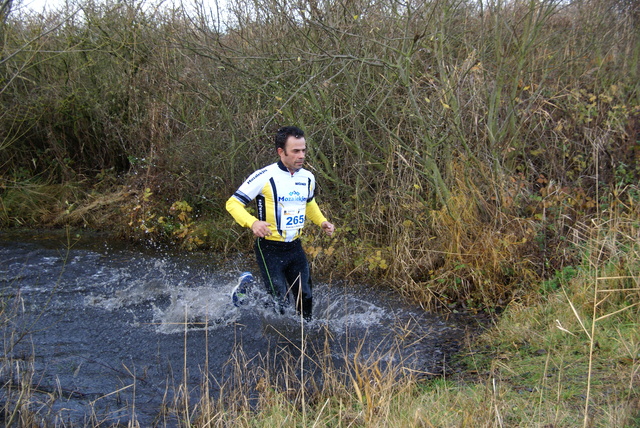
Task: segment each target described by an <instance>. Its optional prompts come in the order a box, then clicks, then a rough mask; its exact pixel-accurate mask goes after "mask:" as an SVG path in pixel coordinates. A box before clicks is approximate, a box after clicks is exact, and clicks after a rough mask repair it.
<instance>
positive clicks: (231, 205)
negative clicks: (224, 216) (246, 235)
mask: <svg viewBox="0 0 640 428" xmlns="http://www.w3.org/2000/svg"><path fill="white" fill-rule="evenodd" d="M226 208H227V211H228V212H229V214H231V216H232V217H233V218H234V219H235V221H236V222H237V223H238V224H239V225H240V226H242V227H249V228H250V227H251V225H253V223H255V222H256V221H258V219H257V218H256V217H255V216H252V215H251V214H249V211H247V209H246V208H245V207H244V204H243V203H242V202H240V201H239V200H238V199H236V197H235V196H232V197H230V198H229V199H228V200H227V205H226Z"/></svg>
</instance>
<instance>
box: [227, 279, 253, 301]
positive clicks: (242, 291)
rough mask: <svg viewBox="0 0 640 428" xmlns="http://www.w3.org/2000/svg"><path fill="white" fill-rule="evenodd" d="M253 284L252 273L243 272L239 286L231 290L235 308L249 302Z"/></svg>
mask: <svg viewBox="0 0 640 428" xmlns="http://www.w3.org/2000/svg"><path fill="white" fill-rule="evenodd" d="M252 282H253V275H251V272H243V273H242V274H241V275H240V277H239V278H238V284H237V285H236V286H235V287H233V290H231V300H232V301H233V304H234V305H235V306H242V305H244V303H245V302H246V300H247V297H248V295H247V292H248V291H249V286H250V285H251V283H252Z"/></svg>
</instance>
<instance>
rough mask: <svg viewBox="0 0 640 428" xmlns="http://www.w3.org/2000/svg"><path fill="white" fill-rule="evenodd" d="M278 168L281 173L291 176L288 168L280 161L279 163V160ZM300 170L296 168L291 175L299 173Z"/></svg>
mask: <svg viewBox="0 0 640 428" xmlns="http://www.w3.org/2000/svg"><path fill="white" fill-rule="evenodd" d="M278 168H280V169H281V170H283V171H284V172H286V173H289V174H291V171H289V168H287V167H286V166H284V164H283V163H282V161H281V160H279V161H278ZM301 169H302V168H298V169H296V170H295V171H294V172H293V174H295V173H296V172H298V171H300V170H301ZM293 174H291V175H293Z"/></svg>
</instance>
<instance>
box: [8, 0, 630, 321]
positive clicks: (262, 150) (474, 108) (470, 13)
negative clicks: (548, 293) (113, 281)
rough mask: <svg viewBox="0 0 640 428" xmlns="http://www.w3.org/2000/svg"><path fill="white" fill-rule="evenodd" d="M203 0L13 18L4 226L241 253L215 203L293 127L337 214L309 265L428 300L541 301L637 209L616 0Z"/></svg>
mask: <svg viewBox="0 0 640 428" xmlns="http://www.w3.org/2000/svg"><path fill="white" fill-rule="evenodd" d="M198 6H199V7H195V8H194V9H192V10H191V12H189V13H187V10H186V9H183V8H180V7H175V8H171V7H168V6H163V7H159V8H153V7H148V6H147V7H142V6H141V5H137V4H136V3H126V2H109V1H108V2H104V3H85V2H74V1H72V2H69V3H68V4H67V6H66V8H65V9H64V10H60V11H56V12H53V13H47V14H46V15H45V16H43V17H40V16H38V15H37V14H35V13H27V12H23V11H20V10H13V11H11V12H10V13H9V14H7V15H5V17H4V18H6V19H5V22H4V24H3V27H2V31H3V34H4V44H3V46H2V53H3V54H2V60H1V62H0V67H1V68H0V73H1V79H2V80H1V82H2V85H1V86H0V98H1V99H2V106H3V110H2V113H0V165H2V171H3V172H2V175H1V176H0V180H1V186H2V205H1V207H0V220H1V221H2V224H3V225H4V226H5V227H8V226H20V225H43V224H51V225H61V224H71V225H75V226H82V227H92V228H109V229H113V230H115V231H117V232H118V233H119V234H121V235H122V236H124V237H128V238H133V239H145V240H147V239H154V240H164V241H171V242H176V243H178V244H181V245H183V246H184V247H185V248H187V249H196V248H211V249H216V250H224V251H229V250H234V251H236V250H246V249H247V248H249V245H248V242H249V241H250V238H251V237H250V235H249V234H248V233H247V232H246V231H241V230H239V229H238V228H237V227H235V226H234V224H233V222H232V221H231V219H230V218H229V217H228V215H227V214H226V213H225V212H224V201H225V200H226V198H227V197H228V196H229V195H230V194H231V193H232V192H233V190H234V189H235V187H236V186H237V185H238V184H239V183H240V182H241V181H242V179H243V178H244V177H245V176H246V175H247V174H248V173H249V172H251V171H252V170H253V169H254V168H256V167H257V166H259V165H262V164H265V163H267V162H270V161H271V160H272V159H274V156H273V150H272V147H271V141H270V135H271V134H272V132H273V131H274V129H276V128H277V127H278V126H281V125H283V124H290V123H293V124H297V125H300V126H302V127H303V128H305V129H306V130H307V132H308V135H309V142H310V147H311V152H310V155H309V162H308V166H309V168H311V169H312V170H313V171H314V172H315V173H316V175H317V176H318V180H319V182H320V195H319V201H320V204H321V205H322V207H323V209H324V210H325V211H326V212H327V213H329V214H330V217H331V219H332V220H333V221H334V222H335V223H336V224H337V225H338V233H337V234H336V236H335V238H334V239H332V240H328V239H325V238H322V237H320V236H318V235H316V234H314V233H313V232H311V233H310V234H309V235H308V236H307V237H306V239H305V245H306V246H307V249H308V250H309V252H310V254H311V255H312V256H313V263H314V268H315V269H316V271H317V272H323V271H324V272H340V273H341V276H343V277H351V278H366V279H370V280H371V279H376V280H385V281H388V282H389V283H391V284H393V285H394V286H396V287H397V288H398V289H400V290H401V291H402V292H404V293H406V294H407V295H409V296H412V297H413V298H414V299H417V300H418V301H420V302H421V303H422V304H423V305H425V307H430V308H440V309H443V308H465V309H495V308H504V307H506V306H507V305H509V304H510V303H511V302H520V301H524V302H526V301H530V300H531V299H532V298H535V297H536V296H537V291H538V286H539V283H540V282H541V281H542V280H545V279H549V278H553V276H554V275H555V274H556V272H561V271H563V269H565V268H567V267H568V266H572V265H575V264H576V263H577V262H578V259H577V258H576V252H575V248H576V247H577V246H580V245H581V244H582V243H584V239H585V233H587V232H586V231H588V230H589V229H590V227H591V222H592V220H593V219H599V220H602V221H606V219H608V218H610V216H612V215H614V214H615V215H617V214H621V213H623V214H624V215H628V216H629V217H630V218H637V215H638V209H639V208H638V202H639V200H640V195H639V193H638V187H637V182H638V178H639V172H640V164H639V160H640V158H639V157H638V153H640V146H639V143H638V141H637V131H638V124H637V122H638V115H639V114H640V110H639V108H640V107H639V106H638V81H639V80H640V79H638V77H639V76H638V69H639V66H638V58H639V55H640V51H639V49H640V48H639V46H640V43H638V36H639V34H638V30H637V28H638V26H637V25H635V24H636V22H635V21H636V20H637V13H636V12H637V11H630V10H629V9H628V5H626V4H624V5H623V4H621V3H616V2H614V1H598V0H593V1H589V2H587V3H584V2H575V3H571V2H570V3H556V2H511V3H501V2H495V3H491V2H490V3H487V4H484V3H459V2H458V3H456V2H448V1H444V2H428V3H415V4H414V3H407V4H404V3H395V2H376V1H350V2H324V3H318V2H314V1H308V2H302V3H295V4H294V3H289V2H286V1H273V2H253V3H250V4H245V3H244V2H231V3H229V8H228V10H226V11H225V12H224V14H223V15H221V16H222V17H223V18H224V19H222V20H218V19H216V15H215V13H213V14H209V11H208V10H207V9H206V8H203V7H202V6H203V5H198ZM629 7H630V6H629ZM214 12H215V11H214ZM632 12H633V13H632ZM238 238H240V239H238Z"/></svg>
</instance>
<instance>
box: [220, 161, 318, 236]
mask: <svg viewBox="0 0 640 428" xmlns="http://www.w3.org/2000/svg"><path fill="white" fill-rule="evenodd" d="M315 187H316V181H315V178H314V176H313V174H312V173H311V172H310V171H308V170H306V169H304V168H300V169H299V170H297V171H296V172H294V173H293V174H292V173H291V172H289V170H288V169H287V168H286V167H285V166H284V164H283V163H282V162H281V161H278V162H277V163H274V164H271V165H269V166H267V167H265V168H262V169H260V170H258V171H256V172H254V173H253V174H251V175H250V176H249V178H247V180H246V181H245V182H244V183H242V185H241V186H240V187H239V188H238V190H237V191H236V192H235V193H234V194H233V196H231V197H230V198H229V200H228V201H227V206H226V207H227V211H229V213H230V214H231V215H232V216H233V218H234V219H235V220H236V222H238V224H240V226H243V227H249V228H250V227H251V225H252V224H253V223H254V222H255V221H257V220H261V221H266V222H267V223H269V224H270V225H271V226H269V229H270V230H271V236H268V237H267V238H266V239H269V240H273V241H284V242H291V241H293V240H295V239H297V238H298V237H299V236H300V234H301V233H302V228H303V227H304V224H305V222H306V220H311V221H312V222H313V223H315V224H317V225H318V226H320V225H321V224H322V222H324V221H327V219H326V218H325V217H324V215H322V212H321V211H320V208H319V207H318V204H317V203H316V202H315V200H314V197H313V196H314V191H315ZM254 199H255V200H256V202H257V205H258V214H257V217H255V216H253V215H251V214H250V213H249V212H248V211H247V210H246V209H245V207H246V206H247V204H249V202H251V201H252V200H254Z"/></svg>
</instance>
